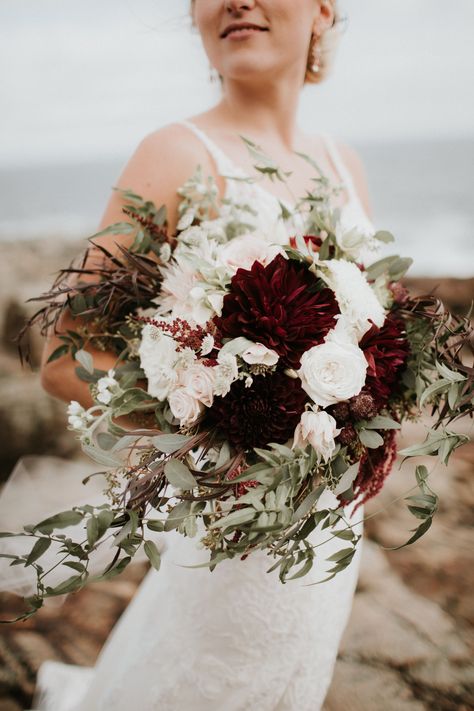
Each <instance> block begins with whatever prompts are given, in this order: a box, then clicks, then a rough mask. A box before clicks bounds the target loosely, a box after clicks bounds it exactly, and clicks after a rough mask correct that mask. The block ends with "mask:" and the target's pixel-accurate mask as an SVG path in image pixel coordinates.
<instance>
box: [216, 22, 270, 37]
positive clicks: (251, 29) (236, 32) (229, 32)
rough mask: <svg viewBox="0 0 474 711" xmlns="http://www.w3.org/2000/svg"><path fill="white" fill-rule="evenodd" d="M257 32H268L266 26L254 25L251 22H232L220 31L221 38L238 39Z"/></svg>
mask: <svg viewBox="0 0 474 711" xmlns="http://www.w3.org/2000/svg"><path fill="white" fill-rule="evenodd" d="M258 32H268V27H263V26H262V25H255V24H253V23H252V22H233V23H232V24H231V25H228V26H227V27H226V28H225V30H224V31H223V32H222V33H221V35H220V37H221V39H226V38H228V39H231V40H239V39H246V38H247V37H251V36H252V35H254V34H257V33H258Z"/></svg>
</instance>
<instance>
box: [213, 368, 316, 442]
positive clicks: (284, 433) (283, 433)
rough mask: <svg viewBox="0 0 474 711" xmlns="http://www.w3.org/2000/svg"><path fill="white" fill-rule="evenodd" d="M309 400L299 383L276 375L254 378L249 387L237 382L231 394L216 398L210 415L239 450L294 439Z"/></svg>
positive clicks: (233, 385)
mask: <svg viewBox="0 0 474 711" xmlns="http://www.w3.org/2000/svg"><path fill="white" fill-rule="evenodd" d="M307 399H308V396H307V395H306V393H305V392H304V390H303V389H302V388H301V384H300V381H299V380H296V379H292V378H289V377H288V376H286V375H284V374H283V373H280V372H276V373H272V374H268V375H265V376H264V375H260V376H257V377H254V379H253V384H252V385H251V387H250V388H247V387H245V382H244V381H243V380H237V381H236V382H235V383H233V384H232V386H231V389H230V392H229V393H228V395H226V396H225V397H217V398H215V400H214V404H213V406H212V407H211V408H210V410H209V411H208V416H209V418H210V421H211V423H213V424H215V425H216V426H217V427H218V428H219V430H220V431H221V432H223V433H224V435H225V436H226V438H227V439H228V440H229V442H230V444H232V445H233V446H234V447H235V448H236V449H239V450H246V449H252V448H253V447H264V446H265V445H266V444H268V443H269V442H276V443H279V444H284V443H285V442H286V441H287V440H289V439H290V438H291V437H292V436H293V434H294V432H295V429H296V425H297V424H298V422H299V421H300V417H301V414H302V413H303V411H304V407H305V403H306V401H307Z"/></svg>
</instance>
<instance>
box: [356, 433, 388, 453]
mask: <svg viewBox="0 0 474 711" xmlns="http://www.w3.org/2000/svg"><path fill="white" fill-rule="evenodd" d="M359 439H360V441H361V442H362V444H363V445H364V447H368V448H369V449H378V448H379V447H381V446H382V445H383V437H382V435H380V434H379V433H378V432H376V431H375V430H361V431H360V432H359Z"/></svg>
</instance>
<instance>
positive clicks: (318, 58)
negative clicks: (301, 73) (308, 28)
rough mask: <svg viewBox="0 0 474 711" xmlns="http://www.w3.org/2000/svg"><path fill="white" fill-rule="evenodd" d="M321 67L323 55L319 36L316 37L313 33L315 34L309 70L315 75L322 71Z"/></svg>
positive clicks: (312, 40)
mask: <svg viewBox="0 0 474 711" xmlns="http://www.w3.org/2000/svg"><path fill="white" fill-rule="evenodd" d="M321 65H322V54H321V48H320V42H319V35H316V34H314V32H313V34H312V35H311V44H310V48H309V57H308V69H309V71H310V72H312V73H313V74H318V73H319V72H320V71H321Z"/></svg>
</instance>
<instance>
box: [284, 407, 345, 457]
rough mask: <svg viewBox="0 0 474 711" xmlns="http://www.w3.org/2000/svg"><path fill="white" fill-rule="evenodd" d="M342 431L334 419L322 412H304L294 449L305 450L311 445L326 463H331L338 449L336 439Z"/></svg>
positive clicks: (298, 426)
mask: <svg viewBox="0 0 474 711" xmlns="http://www.w3.org/2000/svg"><path fill="white" fill-rule="evenodd" d="M340 431H341V430H338V429H337V423H336V420H335V419H334V417H332V416H331V415H329V414H328V413H327V412H324V411H322V410H320V411H319V412H314V410H309V411H307V412H303V414H302V415H301V420H300V423H299V425H297V427H296V430H295V440H294V444H293V448H295V447H301V448H302V449H304V448H305V447H306V446H307V445H308V444H310V445H311V446H312V447H313V449H314V450H315V451H316V452H317V453H318V454H319V455H320V457H321V458H322V459H323V460H324V461H325V462H327V461H329V460H330V459H331V457H332V455H333V454H334V451H335V449H336V442H335V437H337V435H338V434H339V432H340Z"/></svg>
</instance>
